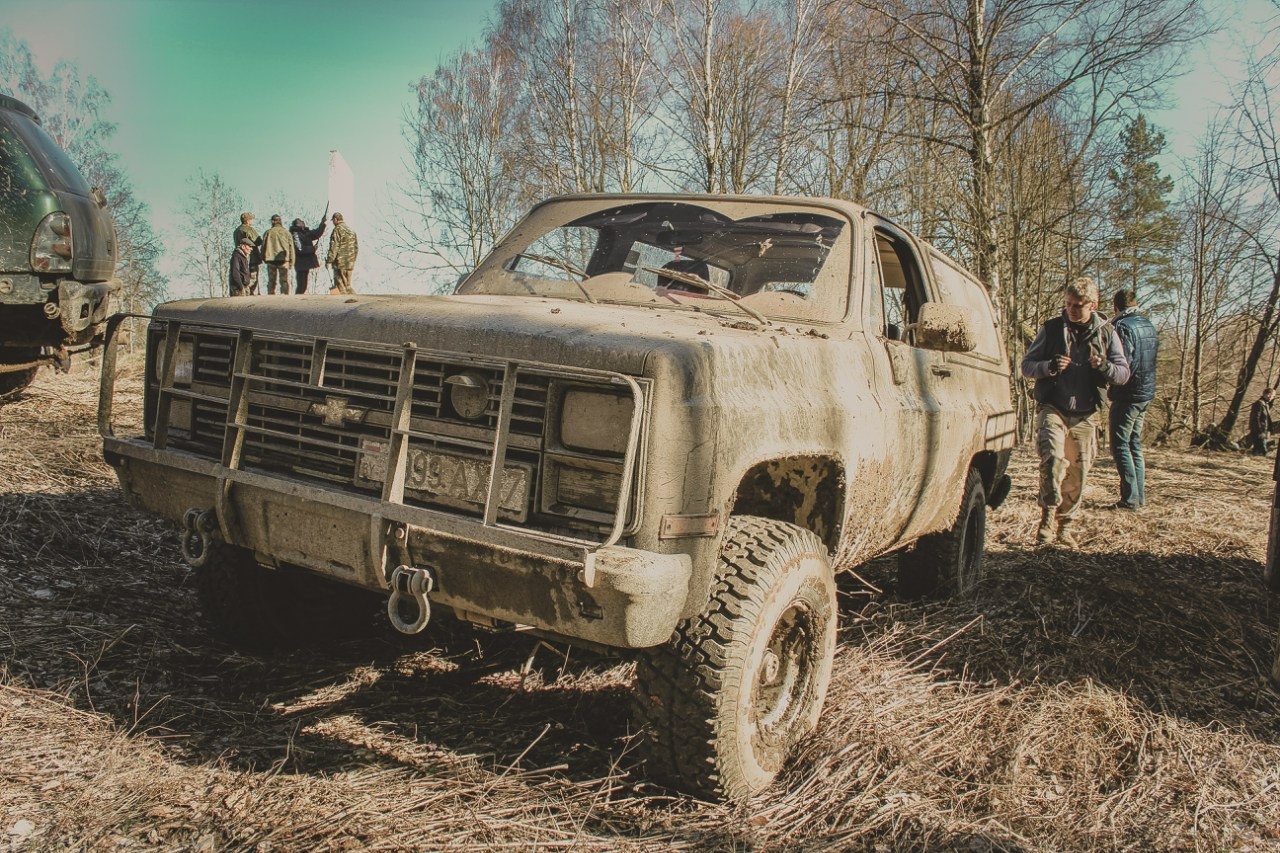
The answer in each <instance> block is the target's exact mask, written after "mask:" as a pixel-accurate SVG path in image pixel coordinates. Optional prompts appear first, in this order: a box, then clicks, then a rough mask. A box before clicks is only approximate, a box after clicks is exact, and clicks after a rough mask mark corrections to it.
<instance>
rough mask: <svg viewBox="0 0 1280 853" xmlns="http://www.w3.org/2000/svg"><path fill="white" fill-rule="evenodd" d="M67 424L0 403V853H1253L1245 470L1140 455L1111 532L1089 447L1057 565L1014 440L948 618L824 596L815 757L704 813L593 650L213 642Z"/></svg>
mask: <svg viewBox="0 0 1280 853" xmlns="http://www.w3.org/2000/svg"><path fill="white" fill-rule="evenodd" d="M134 369H135V372H136V366H135V368H134ZM138 388H139V386H138V379H137V377H136V376H135V377H133V378H132V379H131V380H128V379H126V380H125V381H124V382H123V384H122V391H123V394H122V395H121V402H120V408H121V409H122V411H123V413H124V416H125V418H126V419H128V418H129V417H133V418H136V417H137V416H138V402H137V397H138ZM95 406H96V379H95V376H94V374H93V372H92V369H91V365H82V367H81V368H80V370H79V371H78V372H76V373H73V374H72V375H71V376H69V377H55V376H53V375H52V374H50V373H47V372H46V373H44V374H42V376H41V378H40V379H39V380H38V382H37V384H36V385H35V386H33V388H32V389H30V390H29V392H28V393H27V394H26V395H25V396H24V397H22V398H21V399H19V400H17V401H15V402H11V403H9V404H6V405H3V406H0V850H15V851H25V850H95V851H97V850H117V849H119V850H125V849H134V850H136V849H147V850H152V849H154V850H198V851H214V850H254V851H292V850H308V851H310V850H322V851H335V850H468V851H469V850H476V851H497V850H507V849H510V850H547V851H550V850H582V851H606V850H644V851H660V850H715V851H757V850H759V851H766V850H768V851H772V850H776V851H783V850H787V851H791V850H805V851H828V850H830V851H844V850H855V851H859V850H866V851H898V850H955V851H997V850H999V851H1088V850H1098V851H1119V850H1125V851H1166V850H1167V851H1172V850H1188V851H1190V850H1196V851H1226V850H1232V851H1235V850H1241V851H1244V850H1255V851H1261V850H1280V694H1277V692H1276V691H1275V690H1273V689H1272V688H1271V687H1270V686H1269V685H1268V683H1267V679H1266V674H1267V671H1268V669H1269V668H1270V665H1271V656H1272V653H1273V649H1274V645H1275V641H1276V629H1277V626H1278V625H1280V595H1277V594H1276V593H1272V592H1268V591H1267V589H1266V588H1265V587H1264V586H1263V583H1262V580H1261V574H1262V565H1261V560H1262V558H1263V554H1264V549H1265V545H1266V526H1267V517H1268V512H1269V507H1270V499H1271V489H1272V483H1271V464H1270V461H1269V460H1262V459H1257V458H1254V457H1248V456H1243V455H1224V454H1207V453H1199V452H1185V451H1177V450H1157V451H1155V452H1153V453H1151V454H1150V457H1151V458H1150V460H1149V466H1150V471H1149V474H1148V477H1149V485H1148V492H1149V493H1150V496H1151V500H1152V502H1153V507H1152V509H1151V510H1150V511H1148V512H1146V513H1145V514H1143V515H1140V516H1133V515H1127V514H1126V515H1120V516H1117V515H1116V514H1115V513H1111V512H1107V511H1104V510H1102V509H1101V508H1100V507H1101V506H1102V505H1104V504H1106V503H1109V502H1111V501H1114V500H1115V497H1114V496H1115V491H1116V477H1115V473H1114V470H1113V468H1112V466H1111V463H1110V461H1109V460H1106V459H1105V458H1104V459H1103V460H1102V461H1101V462H1100V463H1099V465H1098V468H1097V469H1096V470H1097V474H1096V476H1095V477H1094V479H1093V482H1092V483H1091V484H1090V488H1089V490H1088V492H1087V493H1086V495H1085V500H1086V512H1085V513H1084V520H1083V523H1082V527H1083V532H1084V539H1085V541H1084V543H1083V548H1082V549H1081V550H1079V551H1075V552H1066V551H1060V550H1056V549H1049V550H1036V549H1033V548H1032V547H1030V544H1029V543H1030V541H1031V538H1032V534H1033V526H1034V524H1035V521H1036V518H1037V514H1038V513H1037V510H1036V508H1035V506H1034V460H1033V459H1032V457H1031V455H1030V454H1029V453H1028V452H1027V451H1025V450H1022V451H1019V452H1018V455H1017V456H1016V458H1015V466H1014V467H1015V470H1014V472H1013V473H1014V480H1015V488H1014V492H1013V494H1012V496H1011V497H1010V499H1009V501H1008V503H1007V504H1006V505H1005V507H1004V508H1002V509H1001V510H1000V511H998V512H996V513H994V514H993V515H992V516H991V518H990V526H989V531H988V537H989V539H988V575H987V580H986V581H985V583H984V585H983V586H982V588H981V590H980V593H979V595H978V596H977V597H976V598H975V599H973V600H971V601H965V602H952V603H943V602H926V603H920V602H907V601H902V600H900V599H899V598H898V596H897V595H896V593H895V589H894V580H893V573H892V571H890V570H888V568H887V567H886V566H881V565H877V564H873V565H870V566H866V567H864V568H863V570H862V571H860V572H859V575H858V576H857V577H852V576H850V577H849V578H848V580H847V581H846V582H844V583H843V587H842V597H843V605H844V620H843V631H842V643H841V646H840V649H839V651H838V656H837V660H836V675H835V682H834V684H833V687H832V691H831V695H830V697H829V699H828V702H827V711H826V713H825V714H824V716H823V718H822V721H821V724H820V728H819V730H818V732H817V734H816V735H815V736H814V737H813V738H812V740H811V741H810V742H809V743H808V744H807V745H806V748H805V749H804V751H803V754H802V755H801V756H800V757H799V758H798V760H797V761H795V762H794V764H793V765H792V766H791V767H790V768H789V769H788V770H787V771H786V772H785V773H784V775H783V776H782V777H781V778H780V780H779V783H778V785H777V786H776V787H775V789H774V790H772V791H770V792H768V793H767V794H766V795H764V796H761V797H759V798H757V799H756V800H754V801H752V802H749V803H739V804H735V805H731V806H717V805H709V804H705V803H700V802H697V801H693V800H689V799H687V798H683V797H679V796H673V795H671V794H670V793H669V792H667V791H664V790H662V789H659V788H657V787H655V786H653V785H650V784H647V783H646V782H645V780H644V776H643V768H641V767H638V766H636V764H635V762H634V759H633V758H632V754H631V749H630V745H631V742H632V740H631V734H632V733H631V732H630V731H628V727H627V725H628V724H627V720H626V716H625V713H624V711H625V694H626V691H627V689H628V681H629V678H630V665H629V663H628V662H627V661H626V660H625V659H623V660H618V659H603V658H598V657H594V656H591V655H587V654H585V653H583V652H580V651H578V650H571V651H567V650H565V649H564V648H558V647H554V646H552V645H549V644H545V643H539V642H536V641H534V640H532V639H530V638H527V637H523V636H511V637H492V638H490V637H477V636H475V635H471V634H468V633H466V632H464V631H461V630H457V629H454V630H451V631H443V630H441V631H432V630H429V631H428V632H427V633H426V634H425V635H423V636H421V637H419V638H414V639H413V640H412V641H406V640H404V639H402V638H399V637H396V636H395V635H394V632H392V631H391V630H390V629H389V628H387V627H383V626H382V625H381V624H380V623H379V622H378V621H377V620H376V619H375V618H373V617H371V620H370V632H369V637H368V638H367V639H363V640H361V641H359V642H354V643H347V644H342V645H338V646H336V647H334V648H330V649H311V650H307V651H305V652H299V653H294V654H292V655H288V656H282V657H277V658H272V659H257V658H252V657H245V656H242V655H240V654H236V653H234V652H233V651H232V650H230V649H228V648H226V647H224V646H222V645H219V644H218V643H217V642H215V641H214V640H213V639H212V638H211V637H210V635H209V633H208V632H207V630H206V628H205V626H204V625H203V624H202V622H201V619H200V617H199V614H198V612H197V611H196V605H195V600H194V594H193V591H192V587H191V581H190V577H189V574H188V571H187V569H186V568H185V567H184V565H183V563H182V561H181V559H180V558H179V556H178V548H177V533H176V530H175V528H174V527H172V526H170V525H168V524H166V523H163V522H159V521H156V520H154V519H152V518H149V517H147V516H144V515H142V514H140V513H138V512H135V511H133V510H132V509H130V508H128V507H127V506H126V505H125V504H124V502H123V501H122V500H121V495H120V492H119V490H118V489H117V487H116V484H115V481H114V478H113V476H112V473H111V471H110V469H109V468H107V467H106V466H105V465H104V464H103V462H102V460H101V454H100V442H99V440H98V437H97V432H96V427H95ZM381 621H382V622H384V623H385V621H386V620H385V619H383V620H381Z"/></svg>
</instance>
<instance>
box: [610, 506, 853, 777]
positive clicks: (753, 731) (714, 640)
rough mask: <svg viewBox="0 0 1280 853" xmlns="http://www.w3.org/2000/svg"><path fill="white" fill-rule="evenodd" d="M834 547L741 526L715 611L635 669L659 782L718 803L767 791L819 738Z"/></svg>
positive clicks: (730, 538)
mask: <svg viewBox="0 0 1280 853" xmlns="http://www.w3.org/2000/svg"><path fill="white" fill-rule="evenodd" d="M837 621H838V617H837V610H836V594H835V582H834V580H833V577H832V571H831V564H830V561H829V559H828V556H827V551H826V548H825V547H824V546H823V545H822V543H821V542H820V541H819V540H818V538H817V537H816V536H814V535H813V534H812V533H810V532H809V531H807V530H803V529H801V528H799V527H796V526H794V525H791V524H785V523H783V522H778V521H772V520H769V519H762V518H752V517H743V518H734V519H730V521H729V526H728V531H727V534H726V537H725V544H724V548H723V550H722V552H721V554H720V559H719V564H718V567H717V571H716V579H715V587H714V588H713V590H712V597H711V601H710V602H709V604H708V605H707V609H706V610H705V611H704V612H703V613H702V614H700V615H698V616H696V617H694V618H692V619H686V620H684V621H682V622H681V623H680V624H679V625H678V626H677V628H676V632H675V635H674V636H673V637H672V639H671V640H670V641H668V642H667V643H666V644H665V645H663V646H659V647H657V648H654V649H650V650H647V651H646V653H645V654H644V655H642V656H641V658H640V661H639V663H638V665H637V668H636V687H635V693H634V697H633V699H634V703H635V704H634V709H633V710H634V714H633V718H634V720H635V721H636V722H637V723H638V724H640V725H642V726H643V727H644V729H645V740H643V741H642V743H643V747H644V753H645V757H646V760H647V772H648V774H649V775H651V776H653V777H656V778H658V779H660V780H663V781H666V782H668V783H669V784H671V785H672V786H673V787H676V788H680V789H682V790H685V791H688V792H690V793H692V794H695V795H698V796H703V797H708V798H712V799H720V798H738V797H745V796H750V795H752V794H756V793H759V792H760V791H762V790H764V789H765V788H766V787H768V786H769V785H770V784H771V783H772V782H773V779H774V777H775V776H776V775H777V773H778V771H779V770H780V769H782V766H783V763H784V762H785V761H786V759H787V756H788V755H789V754H790V752H791V750H792V748H793V747H794V746H795V745H796V743H797V742H799V741H800V739H801V738H803V737H804V736H805V735H807V734H809V733H810V732H811V731H813V728H814V726H815V725H816V724H817V720H818V714H819V712H820V711H821V709H822V703H823V700H824V699H825V698H826V694H827V686H828V684H829V683H830V680H831V665H832V660H833V658H834V656H835V645H836V628H837Z"/></svg>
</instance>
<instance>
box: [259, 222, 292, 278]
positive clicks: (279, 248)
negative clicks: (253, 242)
mask: <svg viewBox="0 0 1280 853" xmlns="http://www.w3.org/2000/svg"><path fill="white" fill-rule="evenodd" d="M262 260H263V262H264V263H266V265H267V293H268V294H274V293H275V292H276V285H277V284H279V285H280V295H281V296H288V295H289V271H290V270H291V269H293V262H294V253H293V235H291V234H290V233H289V232H288V231H286V230H285V227H284V225H283V223H282V222H281V220H280V214H278V213H277V214H275V215H274V216H272V217H271V227H270V228H268V229H267V233H266V234H263V235H262Z"/></svg>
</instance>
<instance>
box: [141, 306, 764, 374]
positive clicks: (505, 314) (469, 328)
mask: <svg viewBox="0 0 1280 853" xmlns="http://www.w3.org/2000/svg"><path fill="white" fill-rule="evenodd" d="M730 312H732V309H730ZM155 316H156V317H157V318H163V319H171V318H172V319H180V320H186V321H189V322H191V321H195V322H200V323H208V324H215V325H226V326H232V327H236V328H248V329H253V330H258V331H272V332H282V333H285V334H290V335H300V336H307V337H324V338H329V339H331V340H346V341H367V342H376V343H384V344H391V345H397V346H398V345H401V344H404V343H406V342H413V343H415V344H416V345H417V346H418V347H419V348H421V349H424V350H439V351H444V352H461V353H468V354H471V355H481V356H491V357H496V358H514V359H522V360H530V361H538V362H544V363H548V364H562V365H574V366H579V367H591V368H599V369H604V370H616V371H619V372H622V373H627V374H632V375H639V374H641V373H643V372H644V367H645V359H646V357H647V356H648V354H649V353H650V352H652V351H653V350H655V349H662V350H679V349H682V348H683V347H690V348H695V349H703V348H705V347H706V346H707V345H709V344H710V342H711V340H712V339H713V338H714V337H719V336H729V337H732V338H734V339H735V340H737V341H738V345H744V344H745V345H748V346H750V343H748V342H749V341H751V340H753V339H754V340H756V341H758V342H759V345H760V346H761V347H763V346H766V345H767V344H768V332H767V331H764V332H762V331H759V330H756V329H754V328H741V327H745V326H748V325H751V324H753V321H750V320H749V318H747V317H745V316H743V317H741V318H738V317H733V316H731V314H730V316H724V317H716V316H714V315H711V314H709V313H698V312H693V311H680V310H662V309H652V308H642V307H636V306H621V305H603V304H597V305H590V304H586V303H581V302H573V301H568V300H563V299H541V298H528V297H507V296H355V297H347V298H345V299H344V298H339V297H334V296H300V297H288V298H284V297H279V298H273V297H248V298H246V297H239V298H223V299H190V300H183V301H179V302H169V303H166V304H164V305H161V306H159V307H158V308H157V309H156V311H155ZM744 321H745V322H744Z"/></svg>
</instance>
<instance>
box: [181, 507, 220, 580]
mask: <svg viewBox="0 0 1280 853" xmlns="http://www.w3.org/2000/svg"><path fill="white" fill-rule="evenodd" d="M217 529H218V518H217V516H216V515H214V512H213V510H209V509H200V508H199V507H192V508H191V509H189V510H187V512H186V514H185V515H183V516H182V559H184V560H186V561H187V565H189V566H191V568H193V569H198V568H200V567H201V566H203V565H204V564H205V563H207V562H209V554H210V553H211V552H212V551H213V544H214V538H213V534H214V531H215V530H217Z"/></svg>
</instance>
